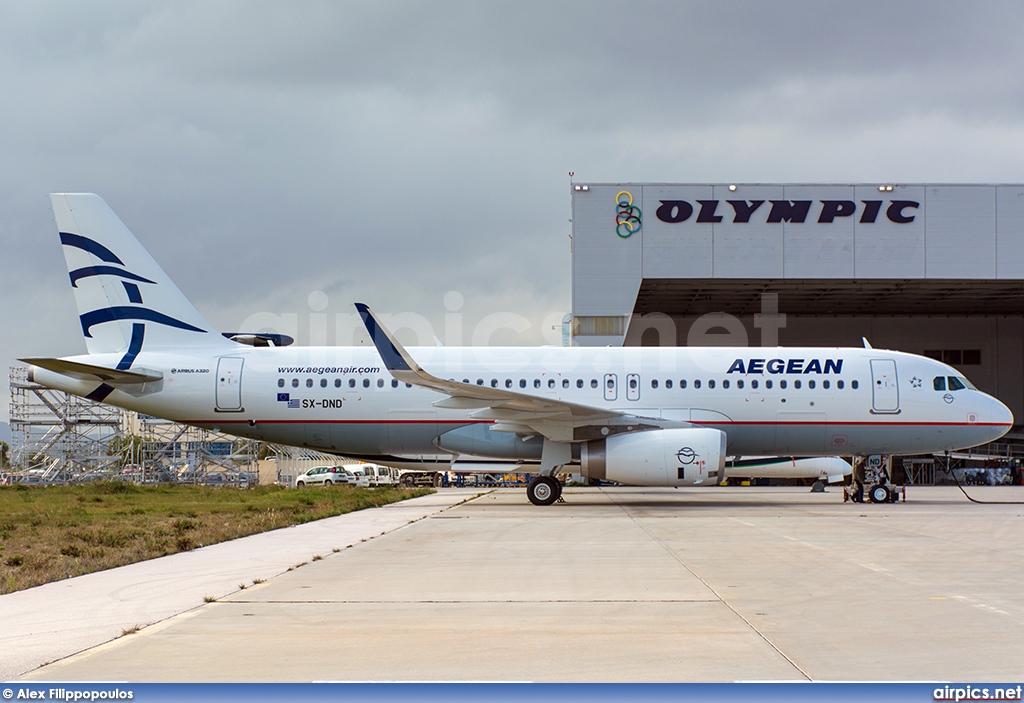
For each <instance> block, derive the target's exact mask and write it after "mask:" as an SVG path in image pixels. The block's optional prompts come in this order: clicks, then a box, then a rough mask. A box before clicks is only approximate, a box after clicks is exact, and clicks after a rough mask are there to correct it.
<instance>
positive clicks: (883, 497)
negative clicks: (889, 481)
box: [868, 484, 892, 503]
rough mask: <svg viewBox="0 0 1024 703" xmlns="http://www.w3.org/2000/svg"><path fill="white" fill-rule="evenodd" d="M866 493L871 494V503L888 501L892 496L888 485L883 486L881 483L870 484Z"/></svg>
mask: <svg viewBox="0 0 1024 703" xmlns="http://www.w3.org/2000/svg"><path fill="white" fill-rule="evenodd" d="M868 495H870V496H871V502H872V503H888V502H889V500H890V499H891V498H892V493H891V492H890V491H889V487H888V486H883V485H882V484H878V485H877V486H872V487H871V490H870V491H869V492H868Z"/></svg>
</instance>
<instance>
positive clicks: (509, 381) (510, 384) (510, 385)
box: [505, 378, 512, 388]
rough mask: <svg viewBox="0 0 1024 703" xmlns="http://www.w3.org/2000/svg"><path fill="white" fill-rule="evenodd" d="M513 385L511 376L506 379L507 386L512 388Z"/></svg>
mask: <svg viewBox="0 0 1024 703" xmlns="http://www.w3.org/2000/svg"><path fill="white" fill-rule="evenodd" d="M511 387H512V379H511V378H506V379H505V388H511Z"/></svg>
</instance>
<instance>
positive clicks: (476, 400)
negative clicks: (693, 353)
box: [356, 303, 692, 442]
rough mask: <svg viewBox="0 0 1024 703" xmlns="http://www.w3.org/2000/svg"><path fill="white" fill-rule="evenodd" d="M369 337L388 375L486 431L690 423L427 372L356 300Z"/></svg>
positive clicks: (605, 431) (567, 434)
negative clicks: (432, 394)
mask: <svg viewBox="0 0 1024 703" xmlns="http://www.w3.org/2000/svg"><path fill="white" fill-rule="evenodd" d="M356 309H357V310H358V311H359V315H360V317H362V319H363V324H365V325H366V330H367V332H369V334H370V339H371V340H372V341H373V344H374V346H376V347H377V351H378V353H379V354H380V356H381V360H382V361H383V362H384V366H385V367H386V368H387V370H388V371H389V372H390V373H391V375H392V376H393V377H394V378H396V379H398V380H399V381H401V382H403V383H408V384H410V385H413V386H419V387H421V388H429V389H430V390H433V391H437V392H438V393H443V394H444V395H446V396H448V397H447V398H442V399H441V400H438V401H436V402H435V403H434V404H433V405H434V406H435V407H437V408H449V409H460V410H473V409H476V410H475V412H471V413H470V415H471V416H472V417H474V418H477V419H483V420H494V421H495V424H494V425H493V426H492V428H491V429H493V430H495V431H498V432H515V433H517V434H522V435H541V436H543V437H546V438H548V439H550V440H553V441H556V442H571V441H581V440H589V439H600V438H602V437H607V436H610V435H613V434H619V433H622V432H636V431H640V430H653V429H665V428H669V427H691V426H692V425H691V424H690V423H688V422H678V421H674V420H665V419H663V418H659V417H643V416H639V415H632V414H629V413H623V412H619V411H615V410H608V409H606V408H597V407H593V406H589V405H581V404H579V403H569V402H566V401H562V400H554V399H551V398H538V397H536V396H532V395H529V394H526V393H517V392H516V391H511V390H507V389H504V388H490V387H487V386H477V385H474V384H472V383H462V382H459V381H455V380H452V379H448V380H446V379H442V378H438V377H437V376H434V375H433V374H431V373H428V372H427V371H425V370H424V369H423V367H421V366H420V365H419V364H418V363H416V360H415V359H413V358H412V356H411V355H410V354H409V352H408V351H407V350H406V349H405V348H404V347H403V346H402V345H401V344H400V343H399V342H398V340H397V339H395V337H394V336H393V335H392V334H391V332H390V331H389V330H388V329H387V328H385V327H384V326H383V325H382V324H381V323H380V321H379V320H378V319H377V317H376V316H375V315H374V314H373V311H372V310H370V308H369V307H368V306H367V305H365V304H363V303H356Z"/></svg>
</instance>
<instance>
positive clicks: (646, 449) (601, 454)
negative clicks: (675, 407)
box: [580, 427, 725, 486]
mask: <svg viewBox="0 0 1024 703" xmlns="http://www.w3.org/2000/svg"><path fill="white" fill-rule="evenodd" d="M580 464H581V468H582V471H583V475H584V476H586V477H587V478H591V479H600V480H604V481H615V482H617V483H625V484H628V485H631V486H695V485H708V484H715V483H718V479H719V476H721V475H722V469H723V467H724V466H725V433H724V432H722V431H721V430H715V429H711V428H707V427H687V428H681V429H671V430H650V431H647V432H633V433H630V434H620V435H614V436H612V437H608V438H607V439H599V440H595V441H592V442H587V443H586V444H584V445H583V446H582V448H581V450H580Z"/></svg>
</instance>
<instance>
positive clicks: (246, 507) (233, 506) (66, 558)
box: [0, 482, 433, 594]
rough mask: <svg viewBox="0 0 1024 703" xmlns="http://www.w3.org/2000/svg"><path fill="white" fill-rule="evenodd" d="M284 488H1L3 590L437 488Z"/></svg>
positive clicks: (108, 485) (0, 580)
mask: <svg viewBox="0 0 1024 703" xmlns="http://www.w3.org/2000/svg"><path fill="white" fill-rule="evenodd" d="M432 492H433V491H432V490H430V489H425V488H419V489H406V488H375V489H365V488H353V487H349V486H331V487H330V488H322V487H307V488H304V489H303V490H302V491H296V490H289V489H286V488H281V487H280V486H259V487H256V488H249V489H234V488H211V487H208V486H174V485H166V486H163V485H162V486H135V485H132V484H126V483H121V482H101V483H93V484H86V485H80V486H50V487H46V488H28V487H26V486H21V485H15V486H3V487H0V594H2V593H11V592H13V591H19V590H22V589H25V588H31V587H33V586H39V585H41V584H44V583H49V582H51V581H59V580H61V579H65V578H70V577H72V576H81V575H82V574H88V573H92V572H94V571H102V570H104V569H111V568H113V567H115V566H123V565H124V564H132V563H135V562H137V561H144V560H146V559H152V558H154V557H160V556H165V555H167V554H174V553H176V552H183V551H188V550H190V549H195V548H197V547H203V546H206V545H210V544H216V543H218V542H224V541H227V540H230V539H236V538H238V537H245V536H247V535H252V534H257V533H260V532H266V531H267V530H275V529H277V528H279V527H288V526H289V525H298V524H302V523H306V522H312V521H313V520H321V519H323V518H326V517H332V516H335V515H342V514H344V513H349V512H352V511H355V510H362V509H364V508H372V507H377V506H380V505H386V504H388V503H394V502H397V501H400V500H406V499H408V498H415V497H418V496H422V495H427V494H428V493H432Z"/></svg>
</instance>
